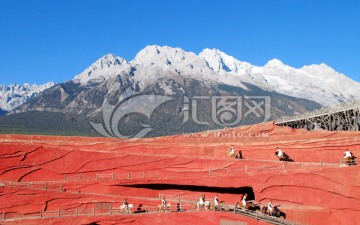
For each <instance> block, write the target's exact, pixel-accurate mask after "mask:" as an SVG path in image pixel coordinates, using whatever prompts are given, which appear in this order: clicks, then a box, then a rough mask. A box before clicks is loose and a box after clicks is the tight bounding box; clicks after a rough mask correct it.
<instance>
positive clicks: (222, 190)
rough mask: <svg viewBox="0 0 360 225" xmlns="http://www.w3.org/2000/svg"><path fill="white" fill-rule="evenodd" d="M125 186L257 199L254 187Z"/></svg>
mask: <svg viewBox="0 0 360 225" xmlns="http://www.w3.org/2000/svg"><path fill="white" fill-rule="evenodd" d="M120 186H123V187H132V188H144V189H151V190H181V191H196V192H202V193H218V194H236V195H241V194H245V193H246V194H248V198H247V200H255V194H254V190H253V188H252V187H249V186H244V187H212V186H197V185H181V184H129V185H120Z"/></svg>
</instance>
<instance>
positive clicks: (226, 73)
mask: <svg viewBox="0 0 360 225" xmlns="http://www.w3.org/2000/svg"><path fill="white" fill-rule="evenodd" d="M359 88H360V83H358V82H355V81H353V80H351V79H349V78H347V77H346V76H345V75H343V74H340V73H338V72H336V71H334V70H333V69H332V68H330V67H329V66H327V65H325V64H321V65H311V66H304V67H302V68H298V69H297V68H292V67H290V66H287V65H285V64H283V63H282V62H281V61H279V60H277V59H274V60H270V61H269V62H268V63H267V64H266V65H265V66H263V67H259V66H254V65H251V64H250V63H247V62H241V61H239V60H237V59H235V58H233V57H231V56H229V55H226V54H225V53H223V52H221V51H219V50H216V49H205V50H203V51H202V52H201V53H200V54H198V55H196V54H195V53H192V52H186V51H184V50H182V49H180V48H172V47H168V46H163V47H160V46H147V47H146V48H144V49H143V50H141V51H140V52H139V53H138V54H137V55H136V57H135V58H134V59H133V60H131V61H126V60H125V59H123V58H121V57H118V56H116V55H113V54H108V55H105V56H103V57H102V58H100V59H99V60H97V61H96V62H95V63H93V64H92V65H91V66H90V67H88V68H87V69H85V70H84V71H83V72H82V73H80V74H78V75H76V76H75V77H74V79H72V80H70V81H66V82H64V83H61V84H57V85H54V86H52V87H51V88H48V89H46V90H44V91H43V92H41V93H40V94H38V95H37V96H36V97H35V98H32V99H30V100H28V101H27V102H26V103H24V104H22V105H21V106H19V107H17V108H16V109H15V110H13V111H12V112H11V113H10V114H14V113H25V114H26V113H28V112H30V111H36V112H38V115H36V114H34V113H32V114H31V115H32V116H31V117H32V121H36V120H40V122H43V121H42V119H41V118H42V117H43V113H46V114H48V113H54V112H56V113H62V114H63V115H73V116H72V118H75V117H77V118H79V116H80V117H82V118H86V120H89V121H92V122H93V125H94V124H98V125H97V126H98V127H101V124H102V127H103V128H101V129H102V130H106V131H104V132H100V133H102V134H103V135H104V134H105V133H107V135H109V136H119V135H118V134H116V131H115V130H117V128H119V126H121V124H127V125H126V126H123V127H122V131H123V132H124V133H125V134H130V133H134V132H135V133H136V132H137V131H139V130H141V129H142V128H143V127H144V126H143V125H145V126H150V127H152V128H153V130H154V131H153V132H152V135H164V134H175V133H179V132H195V131H201V130H207V129H217V128H222V127H229V126H238V125H244V124H252V123H259V122H264V121H268V120H271V119H275V118H277V117H280V116H283V115H294V114H302V113H304V112H306V111H310V110H314V109H317V108H320V107H321V106H329V105H333V104H338V103H340V102H347V101H351V100H353V99H355V98H359V97H360V92H358V91H357V90H358V89H359ZM155 96H162V97H161V98H163V100H161V101H160V100H159V99H157V100H156V101H157V102H156V101H154V100H153V99H150V98H151V97H155ZM157 98H160V97H157ZM129 99H133V100H132V101H128V100H129ZM135 99H136V100H135ZM140 99H142V100H141V101H140ZM165 99H166V101H165ZM134 102H135V103H137V104H134ZM123 103H124V104H123ZM160 103H161V104H160ZM125 105H126V107H127V108H126V110H124V107H125ZM119 106H121V107H119ZM117 108H123V112H122V113H123V114H121V115H122V117H120V116H119V115H120V114H118V116H115V114H114V113H115V112H119V110H116V109H117ZM104 109H105V110H104ZM125 111H126V112H127V113H126V115H125V113H124V112H125ZM153 112H154V113H153ZM9 116H11V115H9ZM22 117H23V118H26V116H22ZM46 117H49V116H48V115H47V116H46ZM50 117H51V116H50ZM114 118H115V119H114ZM1 120H2V121H1ZM1 120H0V123H5V124H9V122H6V121H5V120H7V119H4V118H2V119H1ZM21 123H22V124H24V123H25V124H28V123H27V122H26V121H22V122H21ZM115 124H117V125H115ZM141 124H143V125H141ZM29 126H30V125H29ZM59 126H61V125H59ZM104 127H105V128H104ZM116 127H117V128H116ZM77 128H78V126H77ZM77 128H74V129H77ZM71 129H72V128H71ZM71 129H70V130H71ZM81 129H83V128H81ZM83 132H85V133H88V132H89V130H86V129H85V130H83ZM124 136H127V135H124ZM121 137H122V136H121Z"/></svg>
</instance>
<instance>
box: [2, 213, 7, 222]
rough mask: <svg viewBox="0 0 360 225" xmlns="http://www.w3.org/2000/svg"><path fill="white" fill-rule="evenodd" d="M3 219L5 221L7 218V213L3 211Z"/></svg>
mask: <svg viewBox="0 0 360 225" xmlns="http://www.w3.org/2000/svg"><path fill="white" fill-rule="evenodd" d="M3 220H4V221H5V220H6V213H5V212H3Z"/></svg>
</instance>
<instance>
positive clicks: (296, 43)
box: [0, 0, 360, 84]
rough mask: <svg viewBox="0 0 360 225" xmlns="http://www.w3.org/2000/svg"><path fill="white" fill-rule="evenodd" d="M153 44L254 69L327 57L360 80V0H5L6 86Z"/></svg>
mask: <svg viewBox="0 0 360 225" xmlns="http://www.w3.org/2000/svg"><path fill="white" fill-rule="evenodd" d="M153 44H156V45H168V46H171V47H180V48H182V49H184V50H186V51H191V52H195V53H197V54H198V53H199V52H200V51H201V50H202V49H204V48H217V49H220V50H221V51H223V52H225V53H227V54H228V55H231V56H234V57H235V58H237V59H239V60H240V61H245V62H249V63H251V64H253V65H257V66H263V65H264V64H266V62H267V61H269V60H271V59H273V58H277V59H280V60H281V61H283V62H284V63H285V64H287V65H290V66H293V67H296V68H299V67H302V66H303V65H310V64H319V63H326V64H328V65H329V66H331V67H332V68H334V69H335V70H336V71H338V72H341V73H343V74H345V75H347V76H349V77H351V78H352V79H354V80H356V81H360V54H359V53H360V1H358V0H352V1H350V0H349V1H347V0H341V1H338V0H262V1H260V0H233V1H230V0H221V1H211V0H203V1H199V0H198V1H197V0H181V1H173V0H167V1H165V0H163V1H160V0H142V1H140V0H128V1H122V0H106V1H100V0H33V1H29V0H22V1H20V0H0V84H11V83H25V82H28V83H36V84H43V83H46V82H48V81H55V82H57V83H59V82H63V81H66V80H70V79H72V78H73V77H74V76H75V75H77V74H78V73H80V72H82V71H83V70H84V69H85V68H87V67H88V66H89V65H91V64H92V63H93V62H95V61H96V60H97V59H98V58H100V57H102V56H103V55H105V54H107V53H114V54H116V55H118V56H120V57H123V58H125V59H126V60H128V61H130V60H132V59H133V58H134V57H135V55H136V53H137V52H139V51H140V50H141V49H143V48H144V47H145V46H147V45H153Z"/></svg>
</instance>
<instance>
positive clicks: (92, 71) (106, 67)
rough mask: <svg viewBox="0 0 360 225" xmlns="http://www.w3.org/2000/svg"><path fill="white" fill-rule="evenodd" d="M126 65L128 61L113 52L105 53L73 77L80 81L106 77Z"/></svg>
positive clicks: (85, 81)
mask: <svg viewBox="0 0 360 225" xmlns="http://www.w3.org/2000/svg"><path fill="white" fill-rule="evenodd" d="M127 66H128V62H126V60H125V59H123V58H120V57H119V56H116V55H114V54H107V55H105V56H103V57H101V58H100V59H98V60H97V61H96V62H94V63H93V64H92V65H91V66H90V67H88V68H87V69H85V70H84V71H83V72H82V73H80V74H79V75H77V76H76V77H75V78H74V79H77V80H80V82H81V83H87V82H88V81H89V80H92V79H106V78H108V77H111V76H112V75H114V74H116V73H117V72H118V71H120V70H122V69H124V68H126V67H127Z"/></svg>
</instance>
